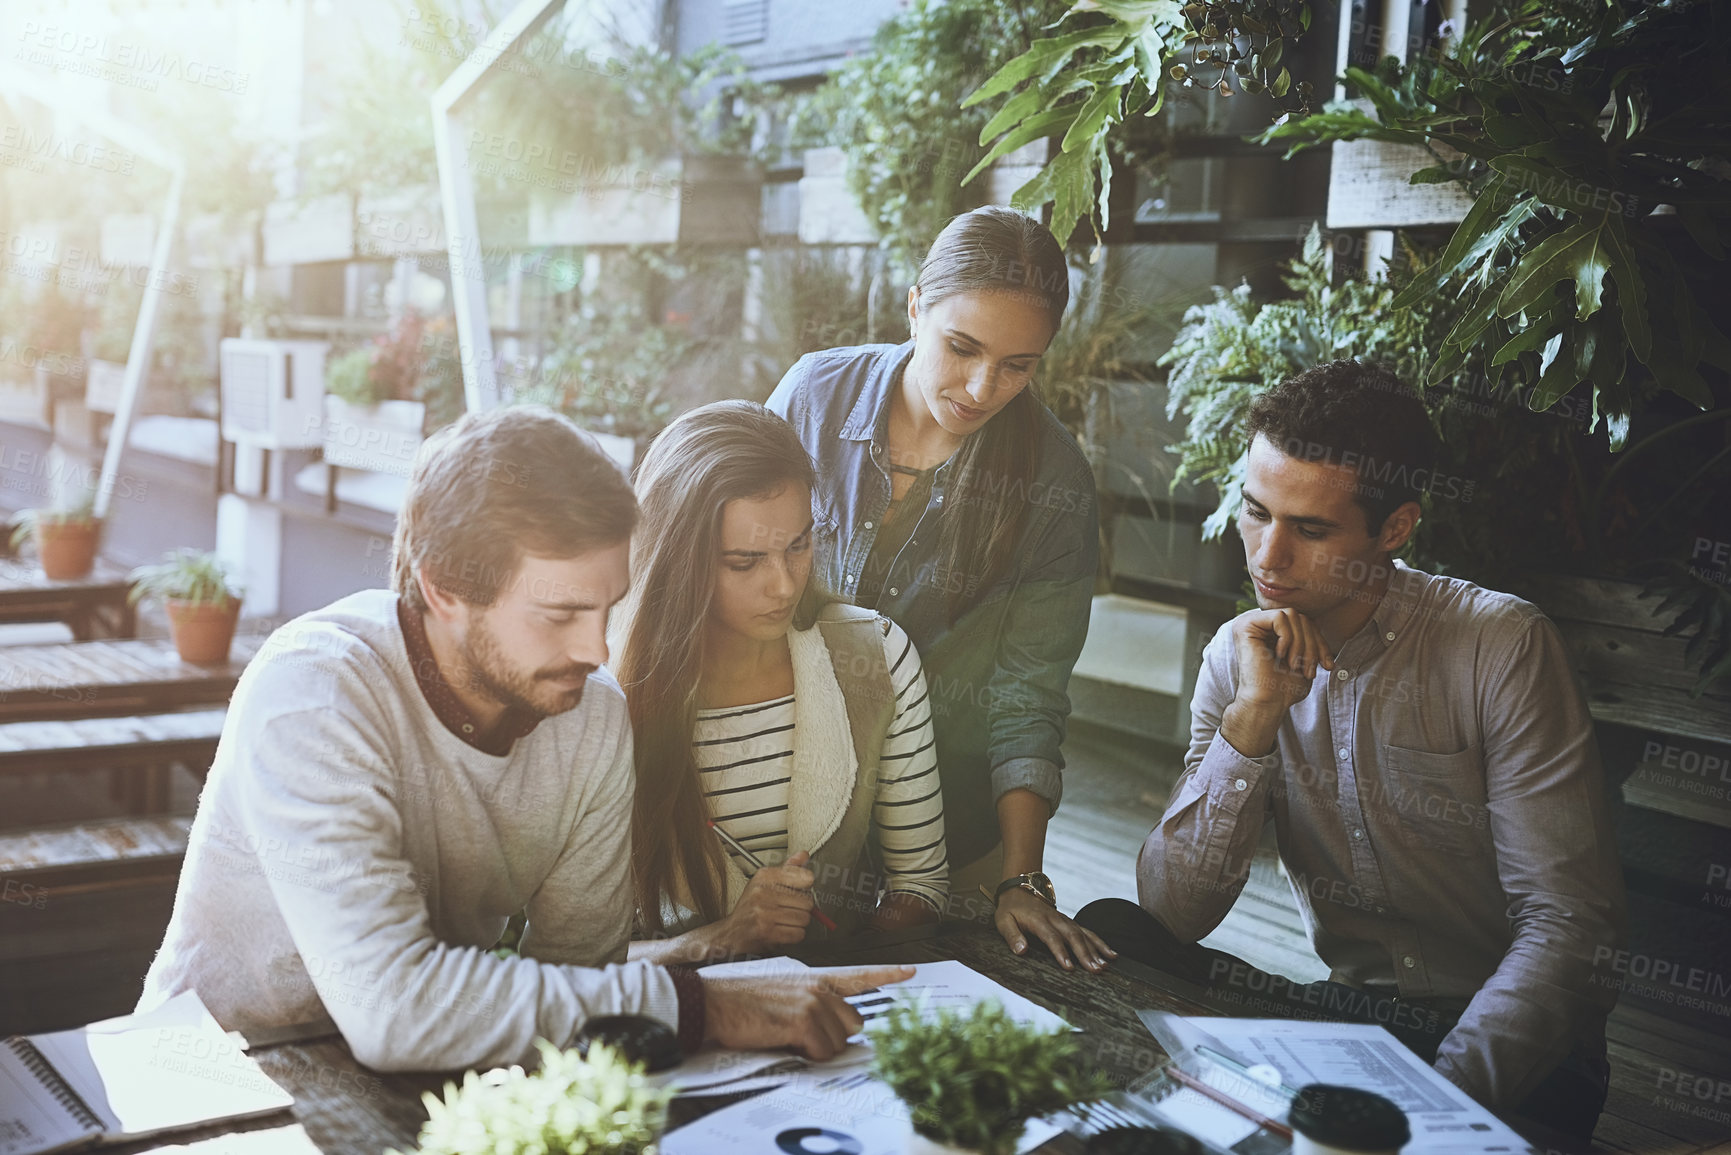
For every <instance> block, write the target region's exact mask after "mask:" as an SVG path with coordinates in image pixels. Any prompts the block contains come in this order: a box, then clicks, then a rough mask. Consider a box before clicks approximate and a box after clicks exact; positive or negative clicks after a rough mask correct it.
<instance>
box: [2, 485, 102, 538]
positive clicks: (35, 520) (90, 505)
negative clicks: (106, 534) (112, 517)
mask: <svg viewBox="0 0 1731 1155" xmlns="http://www.w3.org/2000/svg"><path fill="white" fill-rule="evenodd" d="M100 520H101V519H100V518H98V517H97V516H96V496H95V495H94V494H90V493H86V494H84V495H82V496H81V497H80V498H79V500H78V501H77V502H75V503H73V504H72V505H68V506H63V507H60V508H56V509H21V510H19V511H18V514H17V517H16V519H15V520H14V521H13V523H12V537H11V545H12V548H13V549H15V550H16V549H17V548H18V547H19V546H21V545H23V544H24V543H25V542H27V541H29V540H30V539H31V538H32V537H33V536H34V535H35V533H36V527H37V526H39V525H96V524H97V523H98V522H99V521H100Z"/></svg>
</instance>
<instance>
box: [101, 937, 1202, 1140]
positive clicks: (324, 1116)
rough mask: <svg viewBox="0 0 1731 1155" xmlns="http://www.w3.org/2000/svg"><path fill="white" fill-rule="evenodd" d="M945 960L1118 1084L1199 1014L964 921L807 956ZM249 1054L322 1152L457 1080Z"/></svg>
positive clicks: (1164, 988) (306, 1055)
mask: <svg viewBox="0 0 1731 1155" xmlns="http://www.w3.org/2000/svg"><path fill="white" fill-rule="evenodd" d="M945 959H957V960H960V961H961V962H964V963H966V964H967V965H968V966H971V967H973V968H974V969H975V970H977V971H979V972H981V973H982V974H985V975H987V976H989V977H991V978H993V979H996V980H997V981H998V982H1000V983H1003V984H1004V985H1005V986H1006V987H1009V988H1010V989H1012V990H1014V991H1017V992H1019V993H1021V994H1023V995H1026V996H1027V997H1028V998H1031V999H1033V1000H1034V1001H1035V1002H1037V1003H1039V1004H1041V1005H1042V1006H1045V1007H1047V1008H1048V1009H1050V1010H1053V1011H1056V1012H1057V1013H1058V1014H1060V1015H1063V1016H1064V1017H1065V1018H1066V1019H1068V1020H1069V1021H1070V1022H1071V1023H1073V1024H1075V1025H1076V1026H1078V1027H1081V1028H1082V1031H1083V1033H1082V1037H1081V1042H1082V1046H1083V1048H1084V1051H1085V1053H1086V1054H1087V1055H1088V1056H1089V1057H1090V1058H1091V1059H1092V1060H1093V1061H1094V1062H1095V1063H1097V1064H1098V1065H1099V1067H1100V1068H1101V1069H1102V1070H1103V1071H1105V1072H1106V1073H1107V1074H1108V1075H1109V1076H1110V1077H1111V1078H1112V1080H1113V1081H1114V1082H1115V1083H1117V1084H1118V1085H1119V1086H1124V1085H1125V1084H1127V1083H1129V1082H1131V1081H1133V1080H1134V1079H1136V1078H1137V1077H1139V1076H1141V1075H1142V1074H1145V1073H1146V1072H1147V1071H1149V1070H1151V1069H1152V1068H1153V1067H1154V1066H1156V1065H1157V1064H1158V1063H1160V1062H1162V1061H1163V1060H1164V1059H1165V1054H1164V1052H1162V1051H1161V1049H1160V1047H1159V1044H1157V1043H1156V1042H1155V1041H1154V1038H1153V1036H1151V1035H1150V1034H1149V1033H1148V1032H1147V1031H1146V1030H1145V1029H1144V1028H1143V1027H1142V1024H1141V1023H1140V1021H1138V1020H1137V1018H1136V1011H1137V1010H1139V1009H1143V1008H1148V1007H1157V1008H1163V1009H1166V1010H1173V1011H1178V1012H1180V1013H1184V1014H1202V1013H1206V1008H1204V1007H1202V1006H1201V1005H1199V1004H1198V1003H1196V1002H1194V1001H1192V1000H1191V999H1190V998H1187V997H1185V994H1184V993H1183V992H1182V991H1181V990H1179V989H1178V984H1175V983H1171V982H1169V981H1167V980H1166V976H1163V975H1158V974H1156V972H1154V971H1151V970H1147V969H1145V968H1142V967H1138V966H1137V965H1136V964H1134V963H1128V964H1126V963H1125V962H1123V961H1119V962H1114V963H1113V964H1112V969H1111V970H1110V971H1109V972H1108V973H1105V974H1101V975H1088V974H1082V973H1073V974H1072V973H1066V972H1064V971H1062V970H1060V969H1059V968H1058V967H1057V966H1056V965H1054V964H1053V963H1052V962H1051V959H1050V956H1047V957H1046V958H1045V960H1044V961H1041V960H1039V959H1034V958H1019V957H1017V956H1016V955H1014V954H1011V953H1010V951H1009V950H1008V948H1006V947H1005V946H1004V941H1003V939H1001V938H1000V937H998V935H997V933H996V932H995V931H993V930H991V929H990V928H985V927H979V926H974V925H971V924H948V925H946V926H945V927H944V928H942V933H941V934H940V935H939V936H937V937H928V938H922V939H914V940H912V941H904V942H901V943H899V944H896V945H887V946H880V947H876V948H874V949H872V950H869V951H865V952H859V953H850V954H846V955H842V954H832V955H827V956H825V957H821V958H820V957H817V956H812V957H811V958H810V960H809V961H811V962H813V963H814V964H826V965H839V964H847V965H860V964H866V963H877V962H913V963H919V962H938V961H942V960H945ZM253 1057H254V1058H255V1059H257V1060H258V1063H259V1066H260V1067H262V1068H263V1069H264V1071H265V1073H266V1074H268V1075H269V1076H270V1077H271V1078H273V1079H275V1080H276V1081H277V1082H278V1083H280V1084H281V1085H282V1086H283V1088H284V1089H285V1090H287V1091H289V1092H290V1093H291V1094H293V1095H294V1097H295V1106H294V1115H295V1121H297V1122H299V1123H300V1124H302V1125H303V1126H304V1127H305V1128H306V1132H307V1134H308V1136H309V1137H310V1138H311V1139H312V1141H313V1142H314V1143H316V1144H317V1145H318V1147H319V1149H320V1150H321V1151H324V1152H326V1153H327V1155H338V1153H341V1155H361V1153H364V1155H378V1153H379V1152H382V1151H384V1150H385V1149H386V1148H388V1147H396V1148H399V1149H401V1150H405V1151H407V1150H411V1149H412V1148H413V1146H414V1142H415V1137H416V1135H417V1134H418V1133H419V1131H420V1127H421V1123H422V1122H423V1121H424V1120H425V1119H426V1109H425V1107H423V1105H422V1103H421V1094H422V1092H424V1091H433V1092H435V1093H438V1092H440V1091H441V1090H442V1088H443V1086H444V1084H445V1082H446V1081H447V1080H459V1081H460V1075H459V1074H433V1075H398V1074H378V1073H375V1072H373V1071H371V1070H369V1069H368V1068H366V1067H363V1066H361V1065H360V1064H359V1063H357V1062H356V1061H355V1058H354V1056H353V1055H352V1054H351V1053H350V1052H349V1048H348V1046H347V1044H345V1043H344V1042H343V1041H342V1039H340V1038H336V1037H330V1038H324V1039H316V1040H311V1041H308V1042H301V1043H288V1044H283V1045H280V1046H274V1047H257V1048H255V1049H254V1051H253ZM289 1122H290V1121H289V1119H288V1118H287V1117H286V1116H285V1115H281V1114H279V1115H275V1116H271V1117H270V1118H267V1119H262V1120H255V1121H253V1122H252V1123H249V1124H242V1125H240V1126H239V1127H234V1128H223V1127H216V1128H210V1129H207V1130H204V1131H198V1132H193V1133H191V1134H190V1135H185V1134H182V1135H174V1136H169V1137H164V1138H162V1139H159V1140H157V1141H155V1142H145V1143H136V1144H127V1145H123V1146H116V1147H112V1148H107V1149H106V1150H110V1151H114V1152H117V1153H122V1155H124V1153H127V1152H146V1151H151V1150H154V1149H156V1148H157V1147H160V1146H165V1145H168V1144H171V1143H191V1142H193V1141H194V1140H197V1139H207V1138H211V1137H213V1136H219V1135H223V1134H233V1133H235V1132H237V1131H252V1130H261V1129H268V1128H279V1127H283V1126H285V1125H286V1124H288V1123H289ZM1041 1150H1042V1151H1049V1152H1053V1153H1067V1152H1076V1151H1080V1150H1081V1145H1080V1144H1079V1143H1074V1142H1073V1141H1068V1137H1067V1136H1066V1137H1060V1138H1059V1139H1056V1140H1053V1141H1052V1142H1051V1143H1048V1144H1047V1145H1046V1146H1045V1147H1043V1148H1041Z"/></svg>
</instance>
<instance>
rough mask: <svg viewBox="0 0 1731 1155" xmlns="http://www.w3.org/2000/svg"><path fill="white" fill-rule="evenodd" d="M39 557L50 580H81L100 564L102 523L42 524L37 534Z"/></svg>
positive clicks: (34, 532) (61, 522)
mask: <svg viewBox="0 0 1731 1155" xmlns="http://www.w3.org/2000/svg"><path fill="white" fill-rule="evenodd" d="M33 535H34V537H35V539H36V556H37V559H38V560H39V561H40V563H41V565H42V573H43V576H45V577H47V578H48V579H49V580H50V581H57V582H67V581H77V580H78V579H79V578H82V577H88V576H89V575H90V571H91V570H92V569H93V568H94V567H95V565H96V545H97V542H98V540H99V539H100V538H101V537H102V523H101V522H100V521H39V522H37V523H36V528H35V529H34V531H33Z"/></svg>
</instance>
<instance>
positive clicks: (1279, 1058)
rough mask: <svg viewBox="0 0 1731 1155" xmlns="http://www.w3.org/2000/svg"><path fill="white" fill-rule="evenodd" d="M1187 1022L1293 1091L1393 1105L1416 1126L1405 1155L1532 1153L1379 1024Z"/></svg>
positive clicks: (1210, 1020)
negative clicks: (1357, 1095) (1377, 1098)
mask: <svg viewBox="0 0 1731 1155" xmlns="http://www.w3.org/2000/svg"><path fill="white" fill-rule="evenodd" d="M1184 1022H1185V1023H1187V1024H1188V1025H1189V1026H1191V1027H1193V1028H1195V1029H1196V1030H1198V1031H1201V1032H1205V1033H1207V1034H1208V1035H1211V1036H1212V1037H1213V1038H1214V1039H1216V1040H1218V1041H1219V1042H1220V1043H1221V1044H1223V1047H1224V1050H1225V1052H1226V1053H1227V1054H1233V1055H1238V1056H1242V1057H1243V1058H1245V1059H1247V1060H1249V1062H1250V1063H1251V1064H1252V1065H1253V1066H1260V1065H1264V1064H1266V1065H1267V1066H1269V1067H1272V1068H1273V1069H1274V1070H1275V1071H1277V1072H1279V1076H1280V1081H1281V1082H1282V1083H1284V1084H1285V1085H1286V1086H1288V1087H1292V1088H1298V1087H1302V1086H1304V1085H1305V1084H1306V1083H1332V1084H1335V1085H1336V1086H1342V1087H1357V1088H1359V1089H1361V1090H1365V1091H1375V1092H1376V1093H1377V1094H1379V1095H1382V1096H1383V1097H1384V1098H1387V1099H1389V1100H1391V1101H1393V1102H1394V1104H1395V1105H1396V1106H1397V1107H1399V1108H1400V1109H1401V1110H1402V1111H1405V1112H1406V1117H1407V1122H1408V1124H1409V1125H1410V1126H1411V1127H1412V1142H1411V1143H1409V1144H1407V1145H1406V1146H1405V1147H1403V1148H1401V1153H1402V1155H1414V1153H1416V1152H1427V1153H1429V1152H1435V1153H1437V1155H1445V1153H1448V1155H1452V1153H1455V1152H1459V1153H1462V1155H1464V1153H1466V1152H1474V1153H1475V1155H1477V1153H1489V1155H1525V1153H1526V1152H1529V1151H1531V1150H1532V1148H1531V1146H1530V1145H1529V1144H1528V1143H1527V1141H1526V1140H1525V1139H1522V1138H1521V1137H1520V1136H1519V1135H1518V1134H1516V1133H1515V1131H1514V1130H1513V1129H1512V1128H1510V1127H1509V1126H1508V1124H1506V1123H1504V1122H1502V1121H1501V1120H1500V1119H1498V1118H1497V1117H1496V1116H1495V1115H1493V1114H1491V1112H1490V1111H1489V1110H1488V1109H1487V1108H1485V1107H1484V1106H1482V1105H1480V1104H1479V1103H1477V1102H1474V1101H1473V1099H1472V1098H1471V1097H1470V1096H1468V1095H1467V1093H1466V1092H1465V1091H1463V1090H1461V1089H1460V1088H1459V1087H1457V1086H1455V1085H1454V1084H1453V1083H1451V1082H1449V1081H1448V1080H1447V1079H1445V1078H1443V1076H1442V1075H1441V1074H1440V1073H1438V1072H1437V1070H1436V1069H1435V1068H1434V1067H1432V1066H1431V1065H1430V1064H1429V1063H1426V1062H1425V1061H1424V1060H1423V1059H1421V1058H1419V1057H1418V1056H1417V1055H1415V1054H1413V1053H1412V1052H1411V1051H1409V1050H1407V1049H1406V1047H1404V1046H1402V1045H1401V1043H1400V1041H1399V1040H1398V1039H1396V1038H1395V1037H1394V1036H1393V1035H1391V1034H1389V1032H1388V1031H1387V1030H1385V1029H1383V1028H1382V1027H1380V1026H1378V1025H1377V1024H1375V1023H1327V1022H1309V1021H1301V1020H1294V1019H1227V1018H1197V1017H1192V1018H1187V1019H1185V1020H1184Z"/></svg>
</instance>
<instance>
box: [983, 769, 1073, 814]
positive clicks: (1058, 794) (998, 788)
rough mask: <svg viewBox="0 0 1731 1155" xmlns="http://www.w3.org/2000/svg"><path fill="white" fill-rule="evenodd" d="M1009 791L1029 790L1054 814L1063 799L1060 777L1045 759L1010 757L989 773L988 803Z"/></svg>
mask: <svg viewBox="0 0 1731 1155" xmlns="http://www.w3.org/2000/svg"><path fill="white" fill-rule="evenodd" d="M1011 790H1032V791H1033V792H1034V793H1035V794H1038V795H1039V796H1040V797H1041V798H1044V799H1045V800H1046V805H1047V806H1049V807H1051V808H1052V813H1054V814H1056V813H1057V812H1058V799H1060V798H1062V797H1063V796H1064V775H1063V774H1062V773H1060V772H1059V770H1058V766H1057V764H1056V763H1055V762H1051V761H1048V760H1047V759H1045V758H1011V759H1010V760H1009V761H1007V762H1000V763H999V764H998V765H997V767H996V768H994V769H993V770H992V801H993V802H994V803H995V802H997V800H998V799H1000V798H1002V797H1003V796H1004V795H1005V794H1007V793H1009V792H1010V791H1011Z"/></svg>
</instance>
